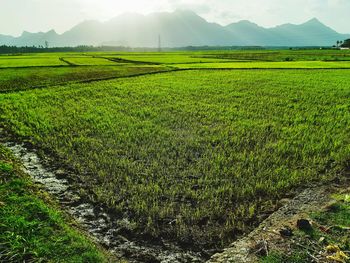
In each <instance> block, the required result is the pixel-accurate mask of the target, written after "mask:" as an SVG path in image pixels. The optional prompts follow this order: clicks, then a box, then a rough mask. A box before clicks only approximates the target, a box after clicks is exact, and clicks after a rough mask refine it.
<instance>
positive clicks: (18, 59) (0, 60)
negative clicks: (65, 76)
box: [0, 55, 67, 68]
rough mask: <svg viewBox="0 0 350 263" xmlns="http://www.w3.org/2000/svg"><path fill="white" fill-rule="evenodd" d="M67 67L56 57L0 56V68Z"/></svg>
mask: <svg viewBox="0 0 350 263" xmlns="http://www.w3.org/2000/svg"><path fill="white" fill-rule="evenodd" d="M43 66H67V63H65V62H63V61H61V60H60V59H59V57H58V56H56V55H47V56H35V55H33V56H31V55H28V56H0V68H12V67H43Z"/></svg>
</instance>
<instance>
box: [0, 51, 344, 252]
mask: <svg viewBox="0 0 350 263" xmlns="http://www.w3.org/2000/svg"><path fill="white" fill-rule="evenodd" d="M22 57H23V58H22ZM62 58H63V59H62ZM38 66H40V67H38ZM0 67H2V69H0V92H1V93H0V121H1V127H2V128H3V129H4V130H5V131H6V132H7V133H8V134H11V136H12V137H14V138H16V140H17V141H19V142H26V143H29V144H30V145H32V147H34V148H36V149H38V150H39V151H40V152H41V155H43V156H45V155H49V156H50V157H51V158H53V159H54V160H55V163H56V165H57V163H58V164H59V165H62V166H63V167H69V169H72V170H74V171H75V173H76V174H77V175H78V177H79V178H75V179H79V180H80V181H81V182H83V185H84V187H82V186H81V185H80V184H79V185H76V186H75V185H72V187H80V188H81V189H80V193H81V195H82V196H84V198H87V199H90V200H93V201H94V202H97V203H100V204H101V205H102V206H105V207H108V209H110V210H112V211H114V214H115V215H116V219H122V218H126V219H127V220H128V221H129V222H130V223H131V224H132V225H133V226H134V227H133V230H132V235H133V236H140V238H144V237H145V236H147V237H148V238H150V237H151V238H150V240H158V241H159V240H167V241H171V242H174V243H177V244H179V245H181V246H183V247H184V248H186V249H190V250H196V251H202V250H207V251H213V250H217V249H221V248H224V247H225V246H227V245H229V244H230V243H231V242H232V241H233V240H235V239H236V238H237V237H239V236H240V235H242V234H244V233H247V232H248V231H249V230H251V229H253V228H254V227H255V226H257V224H258V223H259V222H261V221H262V220H263V219H264V218H266V216H268V215H269V214H270V213H271V212H273V211H275V210H276V209H277V208H278V207H279V205H280V202H279V201H280V200H281V199H283V198H285V197H291V196H293V195H295V194H296V193H297V192H298V191H299V190H300V189H302V188H305V187H312V186H313V185H314V184H320V183H324V184H327V183H329V182H331V181H334V180H341V179H342V178H344V177H345V174H346V171H348V170H349V168H350V52H349V51H346V50H344V51H337V50H335V51H329V50H312V51H311V50H310V51H291V50H286V51H226V52H224V51H217V52H213V51H210V52H174V53H115V52H113V53H112V52H110V53H107V52H106V53H86V54H76V55H74V54H73V55H72V54H45V55H23V56H0ZM16 67H17V68H16Z"/></svg>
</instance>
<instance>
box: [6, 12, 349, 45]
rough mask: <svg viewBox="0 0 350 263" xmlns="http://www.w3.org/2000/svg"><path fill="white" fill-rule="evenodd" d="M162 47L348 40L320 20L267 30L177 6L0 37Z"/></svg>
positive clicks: (10, 42) (9, 42) (18, 42)
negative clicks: (60, 31)
mask: <svg viewBox="0 0 350 263" xmlns="http://www.w3.org/2000/svg"><path fill="white" fill-rule="evenodd" d="M159 35H160V36H161V40H162V46H164V47H181V46H204V45H208V46H244V45H251V46H331V45H333V43H335V42H336V41H337V40H341V39H343V40H344V39H346V38H349V37H350V36H349V35H342V34H339V33H337V32H335V31H334V30H332V29H330V28H329V27H327V26H326V25H324V24H323V23H321V22H320V21H319V20H318V19H317V18H313V19H311V20H309V21H307V22H305V23H304V24H300V25H293V24H284V25H281V26H277V27H274V28H264V27H261V26H259V25H257V24H255V23H253V22H251V21H248V20H242V21H239V22H236V23H232V24H229V25H227V26H220V25H218V24H214V23H209V22H207V21H206V20H205V19H204V18H202V17H201V16H199V15H197V14H196V13H195V12H193V11H191V10H188V9H177V10H175V11H174V12H159V13H152V14H149V15H140V14H136V13H125V14H122V15H119V16H117V17H115V18H113V19H111V20H109V21H106V22H103V23H102V22H99V21H96V20H86V21H83V22H81V23H79V24H78V25H76V26H75V27H73V28H72V29H70V30H69V31H67V32H65V33H63V34H62V35H58V34H57V33H56V32H55V31H54V30H50V31H49V32H46V33H42V32H39V33H30V32H27V31H24V32H23V33H22V36H20V37H16V38H14V37H6V36H1V35H0V36H1V38H0V45H1V44H7V45H17V46H25V45H43V44H44V43H43V42H44V41H48V42H49V43H50V46H76V45H102V44H106V43H107V44H108V45H123V46H131V47H156V46H157V45H158V36H159Z"/></svg>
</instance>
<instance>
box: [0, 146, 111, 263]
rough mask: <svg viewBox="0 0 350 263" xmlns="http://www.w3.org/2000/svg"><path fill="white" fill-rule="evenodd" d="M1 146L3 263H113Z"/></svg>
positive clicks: (0, 259)
mask: <svg viewBox="0 0 350 263" xmlns="http://www.w3.org/2000/svg"><path fill="white" fill-rule="evenodd" d="M108 257H109V256H107V255H106V253H105V252H103V251H102V250H101V248H99V247H97V246H96V245H95V244H93V242H92V241H90V240H89V239H87V238H86V237H85V236H84V235H82V234H81V233H80V232H78V231H77V230H76V229H74V228H72V227H71V226H70V225H68V224H67V218H66V217H65V216H64V215H62V214H61V213H60V212H59V211H58V209H57V208H56V206H55V205H54V204H53V203H52V201H50V199H48V197H47V196H45V194H43V193H42V192H41V191H39V190H38V189H37V188H36V187H35V186H33V184H32V183H31V182H30V180H29V179H28V178H27V177H26V175H24V174H23V173H22V172H21V171H20V170H19V164H17V163H16V161H14V160H13V157H12V156H11V155H10V154H9V152H8V151H7V150H5V149H4V148H3V147H2V146H1V145H0V262H72V263H73V262H74V263H77V262H84V263H87V262H91V263H95V262H109V259H108Z"/></svg>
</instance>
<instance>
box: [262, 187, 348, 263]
mask: <svg viewBox="0 0 350 263" xmlns="http://www.w3.org/2000/svg"><path fill="white" fill-rule="evenodd" d="M348 197H349V195H344V194H343V195H340V196H337V199H338V201H337V202H336V203H334V204H332V205H331V206H330V207H328V208H327V209H326V210H325V211H322V212H319V213H314V214H312V215H311V218H312V220H313V221H314V223H313V226H314V227H313V229H312V230H311V231H307V232H303V231H300V230H299V231H296V232H295V233H294V237H293V239H294V240H296V241H295V242H294V244H293V243H291V244H292V246H291V247H292V251H291V255H288V254H286V253H284V254H282V253H280V252H278V251H273V252H272V253H271V255H269V256H267V257H264V258H261V260H260V262H261V263H283V262H295V263H308V262H310V260H312V258H311V257H310V256H309V255H310V254H311V255H314V256H316V252H318V251H319V252H323V253H324V256H323V259H324V260H326V257H327V255H329V256H331V255H332V253H328V254H327V253H325V251H326V250H327V246H338V247H339V248H340V250H341V251H345V253H346V255H347V256H348V257H349V256H350V253H349V251H350V233H349V227H350V202H349V201H350V200H349V199H348ZM324 229H329V230H328V231H324ZM320 238H322V239H323V241H322V242H320ZM295 243H298V244H299V246H296V245H295ZM303 248H304V249H303ZM327 262H336V261H332V260H328V261H327ZM338 262H349V260H345V259H344V258H343V261H338Z"/></svg>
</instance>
